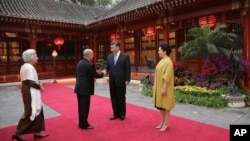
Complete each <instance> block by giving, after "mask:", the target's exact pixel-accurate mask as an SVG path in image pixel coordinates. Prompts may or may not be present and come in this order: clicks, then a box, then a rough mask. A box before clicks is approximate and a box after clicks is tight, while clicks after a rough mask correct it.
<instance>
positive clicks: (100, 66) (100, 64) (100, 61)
mask: <svg viewBox="0 0 250 141" xmlns="http://www.w3.org/2000/svg"><path fill="white" fill-rule="evenodd" d="M96 65H97V67H98V69H103V68H104V67H105V65H106V61H105V60H104V59H98V60H97V61H96Z"/></svg>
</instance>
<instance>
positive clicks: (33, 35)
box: [30, 26, 37, 49]
mask: <svg viewBox="0 0 250 141" xmlns="http://www.w3.org/2000/svg"><path fill="white" fill-rule="evenodd" d="M30 29H31V30H30V31H31V33H30V35H31V36H30V48H32V49H36V41H37V28H36V27H33V26H31V27H30Z"/></svg>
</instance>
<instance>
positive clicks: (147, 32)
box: [142, 27, 155, 37]
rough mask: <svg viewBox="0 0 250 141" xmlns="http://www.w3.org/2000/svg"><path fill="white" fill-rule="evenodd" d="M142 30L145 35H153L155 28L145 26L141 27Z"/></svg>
mask: <svg viewBox="0 0 250 141" xmlns="http://www.w3.org/2000/svg"><path fill="white" fill-rule="evenodd" d="M142 32H143V33H144V35H145V36H149V37H150V36H154V35H155V28H154V27H146V28H143V29H142Z"/></svg>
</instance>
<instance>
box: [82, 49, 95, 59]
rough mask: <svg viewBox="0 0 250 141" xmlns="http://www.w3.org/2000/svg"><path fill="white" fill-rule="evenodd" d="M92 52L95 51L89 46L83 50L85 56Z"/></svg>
mask: <svg viewBox="0 0 250 141" xmlns="http://www.w3.org/2000/svg"><path fill="white" fill-rule="evenodd" d="M92 53H93V50H92V49H89V48H87V49H85V50H84V51H83V56H84V57H87V56H88V55H89V54H92Z"/></svg>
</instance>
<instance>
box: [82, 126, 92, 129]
mask: <svg viewBox="0 0 250 141" xmlns="http://www.w3.org/2000/svg"><path fill="white" fill-rule="evenodd" d="M80 128H81V129H93V128H94V127H93V126H91V125H89V126H86V127H80Z"/></svg>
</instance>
